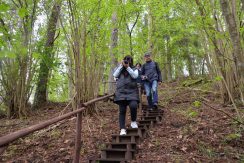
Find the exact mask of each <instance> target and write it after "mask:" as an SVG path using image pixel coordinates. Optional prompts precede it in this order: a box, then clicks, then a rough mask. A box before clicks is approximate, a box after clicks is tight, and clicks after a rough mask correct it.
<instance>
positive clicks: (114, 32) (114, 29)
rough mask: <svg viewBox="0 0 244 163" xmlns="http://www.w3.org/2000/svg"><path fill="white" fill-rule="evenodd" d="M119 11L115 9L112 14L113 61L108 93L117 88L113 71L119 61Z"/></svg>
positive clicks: (111, 48)
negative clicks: (117, 54) (117, 56)
mask: <svg viewBox="0 0 244 163" xmlns="http://www.w3.org/2000/svg"><path fill="white" fill-rule="evenodd" d="M117 19H118V18H117V12H116V11H114V13H113V15H112V26H113V27H112V33H111V45H110V57H111V62H110V65H111V67H110V73H109V80H108V82H109V83H108V93H113V92H114V90H115V87H114V83H111V82H112V81H114V79H113V72H114V69H115V68H116V66H117V64H118V61H117V58H116V53H117V44H118V27H117Z"/></svg>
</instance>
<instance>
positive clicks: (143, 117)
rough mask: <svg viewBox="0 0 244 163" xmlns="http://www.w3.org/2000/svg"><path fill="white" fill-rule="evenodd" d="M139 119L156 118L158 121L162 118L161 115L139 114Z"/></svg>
mask: <svg viewBox="0 0 244 163" xmlns="http://www.w3.org/2000/svg"><path fill="white" fill-rule="evenodd" d="M139 118H140V119H141V120H156V121H158V122H160V121H161V120H162V116H161V115H155V116H141V117H139Z"/></svg>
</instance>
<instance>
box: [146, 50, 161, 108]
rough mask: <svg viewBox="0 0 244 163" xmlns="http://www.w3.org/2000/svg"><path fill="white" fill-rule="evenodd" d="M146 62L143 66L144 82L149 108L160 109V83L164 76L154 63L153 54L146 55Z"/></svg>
mask: <svg viewBox="0 0 244 163" xmlns="http://www.w3.org/2000/svg"><path fill="white" fill-rule="evenodd" d="M144 59H145V62H146V63H144V64H143V65H142V70H141V74H142V80H143V81H144V88H145V91H146V96H147V101H148V106H149V108H151V109H152V108H155V109H157V107H158V90H157V88H158V82H160V83H161V82H162V75H161V71H160V69H159V66H158V64H157V62H154V61H152V59H151V53H145V55H144Z"/></svg>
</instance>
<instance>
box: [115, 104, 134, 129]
mask: <svg viewBox="0 0 244 163" xmlns="http://www.w3.org/2000/svg"><path fill="white" fill-rule="evenodd" d="M118 104H119V126H120V129H125V115H126V108H127V106H128V105H129V107H130V115H131V121H136V116H137V105H138V104H137V101H133V100H130V101H127V100H124V101H120V102H119V103H118Z"/></svg>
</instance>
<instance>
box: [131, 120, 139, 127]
mask: <svg viewBox="0 0 244 163" xmlns="http://www.w3.org/2000/svg"><path fill="white" fill-rule="evenodd" d="M130 126H131V128H138V125H137V123H136V121H134V122H131V123H130Z"/></svg>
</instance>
